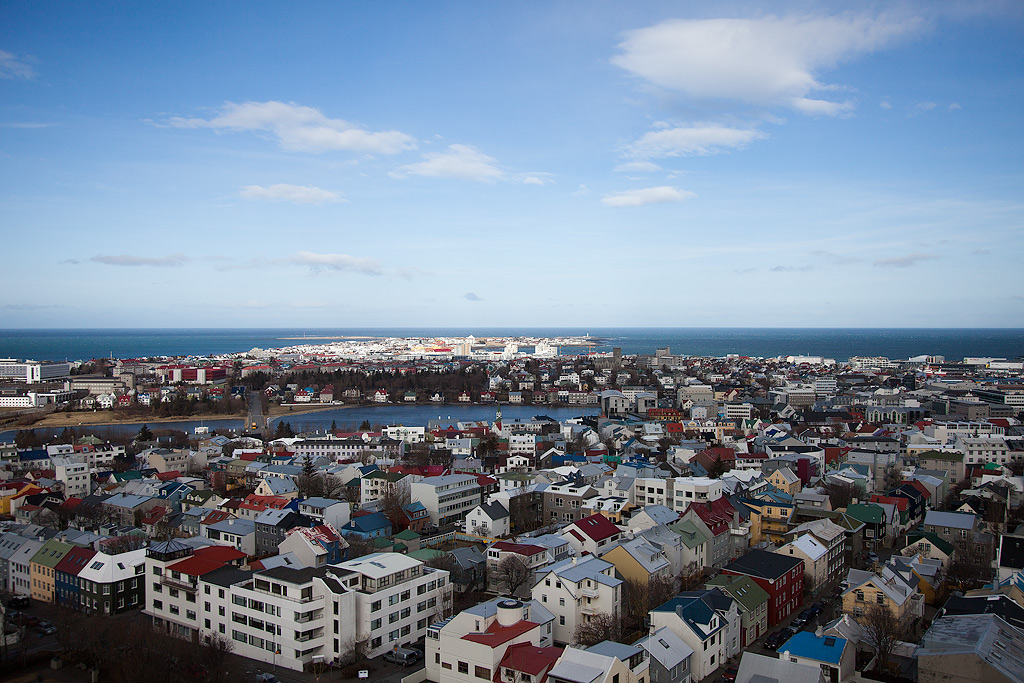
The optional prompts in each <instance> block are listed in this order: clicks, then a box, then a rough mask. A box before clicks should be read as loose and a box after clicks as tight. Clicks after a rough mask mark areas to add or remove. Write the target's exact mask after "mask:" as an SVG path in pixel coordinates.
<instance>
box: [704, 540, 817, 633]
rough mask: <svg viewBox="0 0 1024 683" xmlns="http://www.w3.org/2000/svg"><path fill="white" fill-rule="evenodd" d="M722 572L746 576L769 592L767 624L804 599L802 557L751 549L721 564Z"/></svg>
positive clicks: (784, 614) (778, 621) (771, 623)
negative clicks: (727, 562)
mask: <svg viewBox="0 0 1024 683" xmlns="http://www.w3.org/2000/svg"><path fill="white" fill-rule="evenodd" d="M722 573H723V574H731V575H733V576H749V577H750V578H752V579H753V580H754V582H755V583H756V584H757V585H758V586H760V587H761V588H763V589H764V590H765V592H766V593H768V628H771V627H772V626H775V625H776V624H779V623H781V622H782V621H783V620H785V618H786V617H788V616H789V615H790V614H792V613H793V612H795V611H796V610H797V609H798V608H799V607H800V605H801V604H803V601H804V561H803V560H801V559H800V558H799V557H790V556H788V555H778V554H776V553H770V552H768V551H767V550H751V551H750V552H749V553H747V554H746V555H744V556H743V557H741V558H739V559H736V560H733V561H732V562H730V563H729V564H727V565H725V566H724V567H723V568H722Z"/></svg>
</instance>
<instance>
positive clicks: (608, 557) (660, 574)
mask: <svg viewBox="0 0 1024 683" xmlns="http://www.w3.org/2000/svg"><path fill="white" fill-rule="evenodd" d="M601 559H602V560H604V561H605V562H611V563H612V564H613V565H615V571H617V572H618V573H619V576H621V577H622V578H623V580H624V581H628V582H637V583H640V584H641V585H647V583H648V582H649V581H650V580H651V579H653V578H668V577H670V576H671V575H672V565H670V564H669V562H668V560H667V559H665V556H664V555H663V554H662V552H661V550H659V549H658V548H657V547H655V546H654V545H652V544H650V543H648V542H647V541H646V540H645V539H644V538H643V537H640V536H638V537H636V538H634V539H632V540H630V541H626V542H625V543H620V544H619V545H617V546H615V547H614V548H612V549H611V550H609V551H608V552H606V553H605V554H604V555H602V556H601Z"/></svg>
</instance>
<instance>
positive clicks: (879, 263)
mask: <svg viewBox="0 0 1024 683" xmlns="http://www.w3.org/2000/svg"><path fill="white" fill-rule="evenodd" d="M937 258H939V257H938V256H936V255H935V254H922V253H920V252H915V253H913V254H906V255H904V256H892V257H890V258H880V259H877V260H876V261H875V262H874V264H873V265H874V266H875V267H876V268H910V267H911V266H916V265H917V264H918V263H921V262H922V261H934V260H935V259H937Z"/></svg>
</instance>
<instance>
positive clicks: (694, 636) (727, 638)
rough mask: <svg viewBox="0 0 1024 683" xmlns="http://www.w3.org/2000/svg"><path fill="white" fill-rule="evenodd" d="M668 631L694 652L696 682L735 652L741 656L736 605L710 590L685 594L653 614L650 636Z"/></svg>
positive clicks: (691, 661) (693, 663)
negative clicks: (659, 631)
mask: <svg viewBox="0 0 1024 683" xmlns="http://www.w3.org/2000/svg"><path fill="white" fill-rule="evenodd" d="M662 628H667V629H669V630H670V631H672V633H674V634H676V635H677V636H678V637H679V638H680V639H681V640H682V641H683V642H684V643H686V645H687V646H688V647H689V648H690V649H691V650H692V651H693V656H692V657H691V658H690V671H691V676H692V678H693V680H701V679H703V678H705V677H707V676H710V675H711V674H713V673H714V672H715V671H716V670H717V669H718V668H719V667H720V666H722V665H723V664H725V662H726V660H727V659H728V658H729V657H730V656H731V655H730V654H729V653H730V652H732V651H733V650H735V652H739V647H740V645H739V641H740V639H739V633H740V630H741V619H740V613H739V609H738V607H737V605H736V601H735V600H733V599H732V598H730V597H729V596H728V594H727V593H725V592H724V591H720V590H719V589H717V588H711V589H708V590H703V591H685V592H683V593H680V594H679V595H677V596H676V597H674V598H672V599H671V600H669V601H668V602H666V603H665V604H663V605H659V606H658V607H655V608H654V609H652V610H651V632H652V633H654V632H656V631H657V630H658V629H662Z"/></svg>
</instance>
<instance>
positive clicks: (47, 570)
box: [29, 537, 74, 602]
mask: <svg viewBox="0 0 1024 683" xmlns="http://www.w3.org/2000/svg"><path fill="white" fill-rule="evenodd" d="M73 547H74V546H72V545H71V544H70V543H65V542H64V541H63V540H61V539H59V538H57V537H54V538H51V539H50V540H48V541H47V542H46V543H44V544H43V545H42V547H40V548H39V550H38V551H36V554H35V555H33V556H32V559H31V560H30V561H29V576H30V577H31V580H32V592H31V595H32V599H33V600H38V601H40V602H53V593H54V587H55V586H54V582H55V575H54V574H55V572H54V568H55V567H56V566H57V563H58V562H60V561H61V560H62V559H64V556H65V555H67V554H68V552H69V551H70V550H71V548H73Z"/></svg>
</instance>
